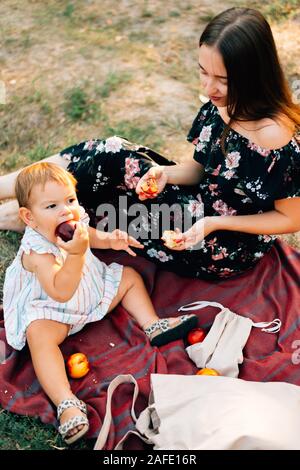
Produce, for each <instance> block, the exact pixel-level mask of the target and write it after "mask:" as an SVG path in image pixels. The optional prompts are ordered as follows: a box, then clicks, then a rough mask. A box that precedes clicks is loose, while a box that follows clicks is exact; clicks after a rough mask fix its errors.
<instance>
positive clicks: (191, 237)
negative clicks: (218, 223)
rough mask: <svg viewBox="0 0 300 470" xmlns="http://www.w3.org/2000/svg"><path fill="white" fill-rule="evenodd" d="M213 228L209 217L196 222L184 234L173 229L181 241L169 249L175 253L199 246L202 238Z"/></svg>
mask: <svg viewBox="0 0 300 470" xmlns="http://www.w3.org/2000/svg"><path fill="white" fill-rule="evenodd" d="M214 230H215V229H214V226H213V223H212V220H211V218H210V217H203V218H202V219H200V220H198V221H197V222H196V223H195V224H194V225H192V227H191V228H190V229H189V230H187V231H186V232H183V233H182V232H180V230H178V229H175V232H176V234H177V235H178V239H179V240H181V241H180V243H178V244H177V246H175V247H174V248H169V249H172V250H175V251H183V250H188V249H190V248H193V247H195V248H194V249H195V250H196V249H197V248H196V245H198V244H200V243H201V242H202V241H203V240H204V238H205V237H206V236H207V235H209V234H210V233H211V232H213V231H214ZM199 248H200V245H199Z"/></svg>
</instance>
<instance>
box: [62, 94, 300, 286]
mask: <svg viewBox="0 0 300 470" xmlns="http://www.w3.org/2000/svg"><path fill="white" fill-rule="evenodd" d="M224 127H225V123H224V121H223V119H222V118H221V116H220V114H219V112H218V109H217V108H216V107H215V106H214V105H213V104H212V103H211V102H210V101H209V102H208V103H206V104H205V105H204V106H202V107H201V109H200V111H199V113H198V115H197V116H196V118H195V120H194V122H193V125H192V128H191V130H190V132H189V134H188V137H187V139H188V140H189V141H190V142H192V143H193V144H194V145H195V153H194V159H195V160H196V161H197V162H199V163H200V164H201V165H203V166H204V168H205V174H204V177H203V179H202V180H201V182H200V183H199V184H198V185H196V186H177V185H172V184H168V185H167V186H166V188H165V190H164V191H163V192H162V193H161V194H159V195H158V197H157V198H155V199H150V200H147V201H144V202H140V201H139V199H138V196H137V195H136V193H135V187H136V185H137V182H138V180H139V178H140V177H141V176H142V175H143V174H144V173H145V172H146V171H147V170H148V169H149V168H150V167H151V166H153V165H156V164H162V165H172V164H175V163H174V162H170V161H169V160H167V159H165V158H164V157H162V156H161V155H158V154H157V153H155V152H153V151H152V150H151V149H149V148H147V147H143V146H139V145H135V144H131V143H130V142H128V141H126V140H125V139H122V138H119V137H110V138H108V139H107V140H106V141H105V140H90V141H87V142H82V143H80V144H78V145H74V146H72V147H69V148H67V149H65V150H63V151H62V152H61V153H60V154H61V156H62V157H63V158H66V159H68V160H69V161H70V163H69V165H68V170H69V171H71V172H72V173H73V174H74V176H75V177H76V178H77V180H78V186H77V188H78V198H79V201H80V203H81V204H82V205H83V206H84V207H85V208H86V209H87V210H88V211H89V212H90V214H91V215H92V219H93V220H94V221H95V223H96V221H97V220H99V218H98V219H97V218H96V217H94V218H93V216H96V212H97V208H98V206H99V205H100V204H103V203H110V204H113V205H114V207H115V208H116V211H117V217H116V219H117V222H118V219H119V217H118V216H123V220H124V217H125V216H126V222H127V226H124V224H123V225H122V226H121V227H120V228H121V229H125V230H126V231H127V227H128V224H129V223H130V221H131V222H132V226H131V229H132V227H134V230H135V232H134V233H132V232H131V234H132V235H134V236H135V237H136V238H139V236H141V238H140V240H141V242H142V243H143V244H144V245H145V248H144V249H143V250H136V253H138V254H140V255H142V256H144V257H146V258H148V259H149V260H151V261H154V262H156V263H158V264H159V265H160V266H161V267H162V268H164V269H167V270H169V271H174V272H177V273H179V274H181V275H183V276H188V277H195V278H205V279H219V278H229V277H233V276H237V275H239V274H242V273H243V272H245V271H246V270H248V269H251V268H252V267H254V266H255V265H256V264H257V262H259V260H260V259H261V258H262V257H263V256H264V254H265V253H267V252H268V251H269V250H270V248H271V247H272V245H273V243H274V240H275V238H276V237H275V236H269V235H253V234H247V233H242V232H236V231H215V232H212V233H210V234H209V235H208V236H207V237H206V238H205V240H204V242H203V244H202V246H201V248H200V249H198V250H184V251H174V250H169V249H168V248H166V247H165V246H164V245H163V242H162V241H161V240H160V238H159V237H158V236H157V229H158V230H159V231H160V233H159V236H161V226H162V221H161V215H160V214H159V211H158V212H157V211H153V210H152V207H153V206H151V204H154V203H155V204H159V205H161V204H163V203H166V204H168V205H169V206H172V204H180V206H182V207H183V206H185V210H186V209H187V210H188V212H189V214H190V215H191V216H194V217H196V216H198V217H199V215H200V212H201V209H202V207H204V215H205V216H220V217H222V216H226V215H233V216H235V215H249V214H260V213H263V212H267V211H270V210H272V209H274V201H275V200H277V199H284V198H289V197H299V196H300V144H299V139H298V137H299V135H295V136H294V137H293V138H292V139H291V141H290V142H289V143H288V144H287V145H285V146H284V147H282V148H279V149H276V150H269V149H265V148H262V147H259V146H257V145H256V144H254V143H252V142H250V141H249V140H248V139H246V138H245V137H243V136H241V135H240V134H239V133H237V132H236V131H234V130H230V132H229V135H228V136H227V138H226V144H225V147H226V158H225V157H224V155H223V153H222V150H221V146H220V137H221V134H222V132H223V130H224ZM120 196H123V198H121V199H122V203H120V201H121V199H120ZM124 201H126V204H125V203H124ZM132 204H140V205H143V206H146V208H147V211H146V215H144V216H143V215H142V217H140V218H139V222H140V223H139V226H137V227H136V226H135V225H134V219H135V218H136V217H137V214H136V213H135V215H134V216H131V217H129V213H130V210H129V208H130V207H131V205H132ZM134 207H135V206H134ZM144 209H145V207H144ZM141 213H142V214H145V211H142V212H141ZM100 215H101V214H100ZM101 217H102V222H101V224H102V225H101V227H104V226H105V222H107V218H106V219H105V217H104V218H103V214H102V215H101ZM101 217H100V219H101ZM176 217H180V214H179V215H176V211H175V212H174V214H173V215H172V213H170V222H171V225H170V228H171V229H172V228H174V226H176V225H178V224H177V223H176V222H178V220H177V221H176ZM120 220H121V219H120ZM195 220H196V218H195ZM122 223H123V222H122ZM113 228H114V227H113ZM164 228H166V227H165V226H164ZM153 230H156V232H155V233H156V236H153ZM142 234H143V235H142Z"/></svg>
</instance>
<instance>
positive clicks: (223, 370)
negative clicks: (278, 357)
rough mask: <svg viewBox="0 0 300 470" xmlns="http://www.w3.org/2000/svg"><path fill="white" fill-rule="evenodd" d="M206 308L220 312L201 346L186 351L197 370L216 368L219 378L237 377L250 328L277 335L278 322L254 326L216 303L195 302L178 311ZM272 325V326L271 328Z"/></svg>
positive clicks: (279, 322) (277, 320)
mask: <svg viewBox="0 0 300 470" xmlns="http://www.w3.org/2000/svg"><path fill="white" fill-rule="evenodd" d="M207 306H212V307H217V308H220V309H221V312H220V313H218V315H217V316H216V317H215V320H214V322H213V324H212V327H211V328H210V330H209V332H208V334H207V335H206V336H205V338H204V340H203V341H202V342H201V343H196V344H193V345H191V346H188V347H187V348H186V352H187V353H188V355H189V357H190V359H191V360H192V361H193V362H194V363H195V364H196V366H197V367H199V368H204V367H208V368H210V369H216V370H217V371H218V372H219V373H220V374H221V375H222V376H227V377H238V375H239V367H238V365H239V364H242V362H243V359H244V358H243V348H244V346H245V344H246V343H247V340H248V338H249V335H250V332H251V328H252V327H256V328H261V329H262V331H264V332H266V333H277V332H278V331H279V330H280V326H281V321H280V320H279V319H278V318H275V319H274V320H273V321H271V322H260V323H254V322H253V321H252V320H250V318H246V317H242V316H241V315H238V314H236V313H234V312H232V311H231V310H229V308H226V307H224V306H223V305H222V304H219V303H218V302H207V301H199V302H192V303H191V304H188V305H184V306H183V307H180V308H179V311H188V310H198V309H200V308H204V307H207ZM272 325H273V326H272Z"/></svg>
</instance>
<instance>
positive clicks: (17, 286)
mask: <svg viewBox="0 0 300 470" xmlns="http://www.w3.org/2000/svg"><path fill="white" fill-rule="evenodd" d="M15 189H16V197H17V200H18V203H19V215H20V218H21V219H22V220H23V222H24V223H25V224H26V229H25V234H24V236H23V238H22V241H21V246H20V248H19V251H18V253H17V255H16V258H15V259H14V261H13V263H12V264H11V265H10V266H9V268H8V269H7V271H6V276H5V282H4V288H3V307H4V321H5V330H6V337H7V341H8V343H9V344H10V345H11V346H12V347H13V348H15V349H18V350H20V349H22V348H23V346H24V345H25V343H26V340H27V343H28V346H29V349H30V353H31V357H32V362H33V366H34V369H35V372H36V375H37V378H38V380H39V382H40V384H41V386H42V388H43V390H44V391H45V393H46V394H47V395H48V397H49V398H50V399H51V400H52V402H53V403H54V404H55V406H56V407H57V416H58V419H59V420H60V426H59V428H58V431H59V432H60V434H61V435H62V437H63V438H64V439H65V441H66V443H67V444H71V443H72V442H75V441H76V440H77V439H79V438H80V437H82V436H83V435H84V434H85V433H86V432H87V430H88V419H87V409H86V405H85V404H84V403H83V402H82V401H81V400H78V399H77V398H76V397H75V396H74V394H73V393H72V391H71V388H70V384H69V382H68V378H67V375H66V370H65V365H64V358H63V356H62V353H61V351H60V348H59V345H60V344H61V343H62V342H63V341H64V339H65V338H66V337H67V336H68V335H70V334H74V333H76V332H78V331H80V330H81V329H82V328H83V327H84V325H85V324H86V323H89V322H93V321H97V320H101V319H102V318H103V317H104V316H105V315H106V314H108V313H109V312H111V311H112V310H113V309H114V308H115V307H116V305H118V304H119V303H121V304H122V305H123V306H124V308H125V309H126V310H127V311H128V312H129V314H130V315H131V316H132V317H133V318H134V319H135V320H136V322H137V323H138V325H139V326H140V327H141V328H142V329H143V330H144V332H145V333H146V335H147V336H148V337H149V340H150V343H151V344H152V345H153V346H161V345H163V344H166V343H168V342H170V341H174V340H176V339H180V338H182V337H184V336H185V335H186V334H187V333H188V331H189V330H191V329H192V328H194V327H195V326H196V324H197V317H196V316H195V315H184V316H182V317H179V318H168V319H167V318H165V319H159V318H158V316H157V315H156V313H155V310H154V308H153V305H152V303H151V300H150V297H149V295H148V293H147V290H146V288H145V285H144V283H143V280H142V278H141V276H140V275H139V274H138V273H137V272H136V271H134V270H133V269H132V268H129V267H123V266H121V265H120V264H117V263H111V264H110V265H109V266H107V265H106V264H105V263H103V262H101V261H99V259H98V258H96V257H95V256H94V255H93V254H92V252H91V251H90V248H89V247H92V248H101V249H104V248H112V249H115V250H126V251H127V252H128V253H129V254H131V255H132V256H135V253H134V251H133V250H132V249H131V247H134V248H143V245H141V244H140V243H139V242H138V241H137V240H135V239H134V238H132V237H130V236H128V234H127V233H125V232H121V231H120V230H115V231H113V232H112V233H105V232H100V231H97V230H95V229H94V228H92V227H89V226H88V217H87V214H86V213H85V212H84V210H83V209H82V208H81V207H80V206H79V203H78V200H77V197H76V180H75V178H74V177H73V176H72V174H71V173H69V172H67V171H66V170H64V169H62V168H61V167H59V166H58V165H55V164H53V163H46V162H43V163H35V164H33V165H30V166H29V167H26V168H25V169H24V170H22V171H21V173H20V174H19V176H18V178H17V181H16V188H15ZM71 220H72V221H76V222H77V224H76V230H75V232H74V236H73V238H72V240H70V241H68V242H64V241H63V240H62V239H61V238H59V237H57V236H56V235H55V230H56V227H57V226H58V225H59V224H61V223H62V222H67V221H71Z"/></svg>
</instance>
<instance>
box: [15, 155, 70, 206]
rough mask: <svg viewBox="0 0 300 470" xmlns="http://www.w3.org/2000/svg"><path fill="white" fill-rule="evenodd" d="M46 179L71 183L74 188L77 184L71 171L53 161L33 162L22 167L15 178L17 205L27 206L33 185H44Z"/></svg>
mask: <svg viewBox="0 0 300 470" xmlns="http://www.w3.org/2000/svg"><path fill="white" fill-rule="evenodd" d="M48 181H56V182H57V183H59V184H63V185H68V184H71V185H72V186H74V188H75V189H76V184H77V180H76V179H75V178H74V176H73V175H72V174H71V173H69V172H68V171H67V170H64V169H63V168H61V167H60V166H59V165H56V164H55V163H50V162H38V163H33V164H32V165H29V166H27V167H26V168H24V169H23V170H22V171H21V173H19V175H18V177H17V180H16V185H15V193H16V198H17V200H18V203H19V206H20V207H26V208H29V206H30V194H31V191H32V189H33V187H34V186H36V185H38V184H40V185H41V186H42V187H45V184H46V183H47V182H48Z"/></svg>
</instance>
